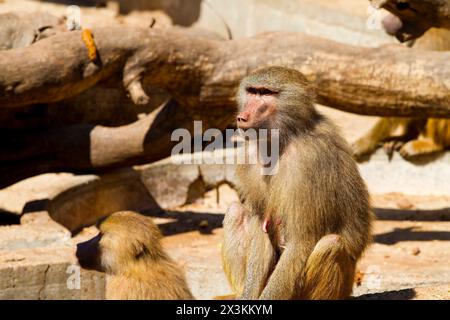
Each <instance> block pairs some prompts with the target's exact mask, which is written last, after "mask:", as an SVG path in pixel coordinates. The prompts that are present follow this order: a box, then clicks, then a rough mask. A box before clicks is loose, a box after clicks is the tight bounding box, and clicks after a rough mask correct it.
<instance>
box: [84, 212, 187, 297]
mask: <svg viewBox="0 0 450 320" xmlns="http://www.w3.org/2000/svg"><path fill="white" fill-rule="evenodd" d="M99 228H100V233H99V234H98V235H97V236H95V237H94V238H92V239H91V240H89V241H86V242H83V243H80V244H78V245H77V252H76V255H77V258H78V261H79V263H80V265H81V266H82V267H83V268H86V269H93V270H97V271H100V272H106V273H107V274H108V275H110V277H108V283H107V290H106V299H111V300H119V299H120V300H122V299H127V300H181V299H193V296H192V294H191V292H190V290H189V288H188V286H187V283H186V280H185V277H184V274H183V272H182V270H181V269H180V268H179V267H178V266H177V265H176V264H175V263H174V262H173V261H172V260H171V259H170V258H169V256H168V255H167V254H166V253H165V252H164V250H163V248H162V246H161V243H160V239H161V233H160V231H159V229H158V227H157V226H156V225H155V224H154V223H153V221H152V220H151V218H149V217H145V216H143V215H140V214H138V213H135V212H131V211H122V212H116V213H113V214H112V215H110V216H109V217H108V218H106V219H105V220H104V221H103V222H101V224H100V226H99Z"/></svg>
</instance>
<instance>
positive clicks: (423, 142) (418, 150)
mask: <svg viewBox="0 0 450 320" xmlns="http://www.w3.org/2000/svg"><path fill="white" fill-rule="evenodd" d="M443 150H444V147H443V146H441V145H438V144H436V142H435V141H434V140H432V139H428V138H422V139H417V140H412V141H409V142H408V143H406V144H405V145H404V146H403V147H402V148H401V149H400V154H401V155H402V157H403V158H406V159H408V158H412V157H416V156H420V155H425V154H431V153H435V152H439V151H443Z"/></svg>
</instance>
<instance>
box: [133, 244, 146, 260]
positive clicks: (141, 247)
mask: <svg viewBox="0 0 450 320" xmlns="http://www.w3.org/2000/svg"><path fill="white" fill-rule="evenodd" d="M147 254H148V249H147V246H146V245H145V244H144V243H142V242H141V241H138V243H137V246H136V253H135V255H134V258H135V259H136V260H139V259H141V258H143V257H144V256H146V255H147Z"/></svg>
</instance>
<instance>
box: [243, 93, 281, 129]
mask: <svg viewBox="0 0 450 320" xmlns="http://www.w3.org/2000/svg"><path fill="white" fill-rule="evenodd" d="M276 95H277V93H276V92H273V91H270V90H268V89H265V88H247V90H246V94H245V102H244V106H243V109H242V111H241V112H239V114H238V115H237V117H236V120H237V126H238V128H240V129H244V130H245V129H250V128H253V129H258V128H261V127H264V125H265V124H267V123H269V122H270V120H271V119H272V118H273V117H274V116H275V114H276V112H277V107H276V99H277V97H276Z"/></svg>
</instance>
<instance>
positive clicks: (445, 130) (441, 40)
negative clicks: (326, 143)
mask: <svg viewBox="0 0 450 320" xmlns="http://www.w3.org/2000/svg"><path fill="white" fill-rule="evenodd" d="M391 15H392V14H391ZM409 45H410V46H412V47H413V48H415V49H421V50H434V51H449V50H450V30H446V29H436V28H431V29H429V30H428V31H427V32H426V33H425V34H424V35H423V36H422V37H421V38H419V39H416V40H413V41H412V42H410V43H409ZM380 145H383V147H384V149H385V151H386V153H387V154H388V156H389V158H391V157H392V155H393V153H394V151H399V153H400V155H401V156H402V157H404V158H405V159H414V158H416V157H418V156H422V155H426V154H431V153H436V152H440V151H443V150H445V149H447V148H449V147H450V120H449V119H436V118H430V119H427V118H391V117H389V118H380V119H379V120H378V121H377V123H376V124H375V125H374V126H373V128H372V129H371V130H370V131H369V132H368V133H367V134H366V135H364V136H363V137H361V138H360V139H358V140H357V141H356V142H355V143H353V145H352V149H353V154H354V156H355V157H356V159H358V160H360V159H363V158H364V157H365V156H367V155H370V154H371V153H373V152H374V151H375V150H376V149H377V148H378V147H379V146H380Z"/></svg>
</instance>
